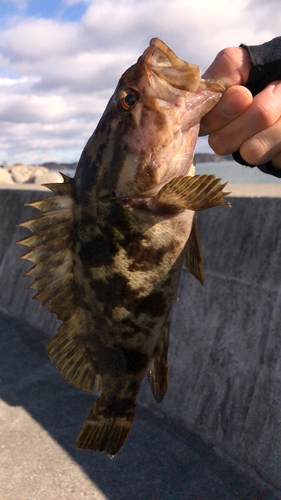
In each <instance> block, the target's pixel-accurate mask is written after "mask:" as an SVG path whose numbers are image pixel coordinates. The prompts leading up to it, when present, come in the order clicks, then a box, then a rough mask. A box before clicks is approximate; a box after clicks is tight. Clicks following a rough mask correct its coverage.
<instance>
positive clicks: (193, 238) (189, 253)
mask: <svg viewBox="0 0 281 500" xmlns="http://www.w3.org/2000/svg"><path fill="white" fill-rule="evenodd" d="M185 248H186V250H185V265H186V267H187V269H188V271H189V272H190V273H191V274H193V276H194V277H195V278H196V279H198V280H199V281H200V283H201V284H202V285H203V282H204V268H203V253H202V247H201V241H200V236H199V229H198V223H197V217H196V215H194V218H193V223H192V228H191V233H190V236H189V238H188V241H187V244H186V247H185Z"/></svg>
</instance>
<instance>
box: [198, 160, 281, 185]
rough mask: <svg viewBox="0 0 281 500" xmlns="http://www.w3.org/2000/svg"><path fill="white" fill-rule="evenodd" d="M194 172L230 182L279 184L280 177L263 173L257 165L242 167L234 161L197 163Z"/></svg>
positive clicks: (280, 181)
mask: <svg viewBox="0 0 281 500" xmlns="http://www.w3.org/2000/svg"><path fill="white" fill-rule="evenodd" d="M196 174H200V175H202V174H214V175H215V176H216V177H217V178H219V177H221V178H222V182H229V183H230V184H280V183H281V179H278V177H274V176H273V175H268V174H264V173H263V172H261V171H260V170H259V169H258V168H257V167H254V168H251V167H243V166H242V165H239V163H236V162H235V161H221V162H218V163H216V162H206V163H197V165H196Z"/></svg>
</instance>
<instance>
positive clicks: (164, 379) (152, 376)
mask: <svg viewBox="0 0 281 500" xmlns="http://www.w3.org/2000/svg"><path fill="white" fill-rule="evenodd" d="M168 347H169V322H168V321H167V322H166V323H165V324H164V327H163V330H162V334H161V337H160V339H159V342H158V344H157V346H156V348H155V352H154V356H153V359H152V360H151V362H150V364H149V366H148V380H149V383H150V387H151V391H152V394H153V396H154V398H155V400H156V401H157V403H160V402H161V401H162V399H163V397H164V396H165V394H166V392H167V389H168Z"/></svg>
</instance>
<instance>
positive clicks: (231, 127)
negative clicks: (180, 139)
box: [209, 82, 281, 163]
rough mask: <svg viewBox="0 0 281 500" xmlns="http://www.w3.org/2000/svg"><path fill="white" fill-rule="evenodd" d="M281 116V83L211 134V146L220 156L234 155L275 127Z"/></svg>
mask: <svg viewBox="0 0 281 500" xmlns="http://www.w3.org/2000/svg"><path fill="white" fill-rule="evenodd" d="M280 116H281V82H274V83H273V84H270V85H268V86H267V87H266V88H265V89H264V90H263V91H262V92H260V93H259V94H257V95H256V96H255V97H254V99H253V102H252V104H251V106H250V107H249V108H248V109H246V111H244V112H243V113H242V114H240V115H239V116H238V117H237V118H235V119H234V120H233V121H231V122H230V123H229V124H228V125H226V126H225V127H223V128H222V129H220V130H218V131H216V132H214V133H211V134H210V136H209V144H210V146H211V148H212V149H213V150H214V151H215V153H217V154H219V155H226V154H230V153H233V152H234V151H237V150H239V149H240V147H241V145H242V144H243V143H244V142H245V141H247V140H248V139H250V138H251V137H254V136H255V135H256V134H258V133H259V132H261V131H262V130H264V129H266V128H268V127H270V126H271V125H273V124H274V123H275V122H276V121H277V120H278V119H279V117H280ZM244 159H245V160H246V158H244ZM249 163H250V162H249Z"/></svg>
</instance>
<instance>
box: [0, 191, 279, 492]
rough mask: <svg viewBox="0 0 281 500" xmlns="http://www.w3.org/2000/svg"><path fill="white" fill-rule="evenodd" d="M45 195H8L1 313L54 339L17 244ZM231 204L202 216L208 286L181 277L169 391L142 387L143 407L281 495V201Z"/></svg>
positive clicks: (0, 208)
mask: <svg viewBox="0 0 281 500" xmlns="http://www.w3.org/2000/svg"><path fill="white" fill-rule="evenodd" d="M266 187H267V189H268V185H267V186H266ZM278 187H279V186H278ZM42 195H43V193H42V191H41V192H30V191H19V190H17V191H15V190H2V191H0V219H1V224H0V228H1V229H0V231H1V242H2V245H1V268H0V287H1V295H0V307H1V308H3V309H5V310H6V311H8V312H10V313H11V314H13V315H15V316H17V317H19V318H21V317H23V318H25V319H27V320H28V321H30V323H31V324H33V325H35V326H36V327H37V328H41V329H42V330H44V331H45V332H46V333H47V335H48V336H51V335H53V334H54V331H55V329H56V327H57V322H56V318H55V317H54V315H50V314H49V313H48V310H47V309H46V308H42V307H41V305H40V304H39V302H37V301H31V300H30V298H31V296H32V295H33V294H34V292H31V291H26V287H27V285H28V282H29V280H28V278H24V279H23V278H22V274H23V273H24V272H25V270H27V269H28V268H29V267H30V263H28V262H27V261H18V255H20V254H21V253H22V252H23V251H24V247H19V246H17V247H15V245H14V243H15V241H16V240H17V239H19V238H21V237H23V236H24V235H25V234H26V233H28V231H26V232H25V230H24V229H23V228H17V227H16V223H17V222H18V221H19V220H23V219H25V218H28V217H30V216H31V215H32V214H33V213H35V212H36V211H34V210H33V209H31V208H30V207H29V208H25V209H23V205H24V203H26V202H27V201H29V200H31V199H35V198H38V197H41V196H42ZM230 201H231V203H232V209H228V208H226V207H217V208H215V209H213V210H208V211H205V212H202V213H200V214H199V228H200V234H201V239H202V245H203V253H204V260H205V284H204V286H203V287H202V286H201V285H200V284H199V283H197V282H196V280H195V279H194V278H193V277H192V276H190V275H189V274H188V273H187V272H186V271H185V270H184V271H183V275H182V280H181V285H180V289H179V298H180V300H179V302H178V303H177V304H176V306H175V308H174V312H173V317H172V326H171V345H170V351H169V379H170V387H169V391H168V393H167V395H166V397H165V399H164V401H163V402H162V403H161V404H160V405H157V404H156V403H154V401H153V398H152V396H151V394H150V389H149V387H148V384H144V385H143V388H142V391H141V396H140V402H141V403H142V404H143V405H144V406H146V407H149V408H153V410H154V411H155V412H156V413H157V414H158V415H160V416H162V417H163V416H164V417H165V419H168V420H170V421H172V422H173V423H174V424H176V423H177V422H178V423H179V425H180V426H183V427H185V428H186V429H187V430H188V431H191V432H192V433H195V434H197V435H199V436H200V437H201V438H202V439H203V440H204V441H205V442H206V443H207V444H209V445H213V446H214V447H215V449H216V450H217V451H218V452H219V453H221V454H222V455H224V454H225V455H226V456H228V457H230V458H231V459H232V460H233V461H234V462H235V463H236V464H239V465H240V467H244V468H245V470H246V471H248V472H249V471H252V472H253V473H256V474H257V475H258V476H260V477H262V478H263V479H264V480H265V481H267V483H268V484H270V485H272V486H273V487H274V488H275V489H276V491H277V490H278V491H280V498H281V479H280V478H281V424H280V423H281V363H280V359H281V358H280V352H281V336H280V326H279V325H280V319H281V266H280V258H281V257H280V255H281V252H280V250H281V219H280V212H281V199H280V197H279V196H277V195H276V197H273V198H270V197H253V198H251V197H244V198H242V197H241V198H239V197H232V198H231V199H230ZM31 212H32V214H31Z"/></svg>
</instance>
